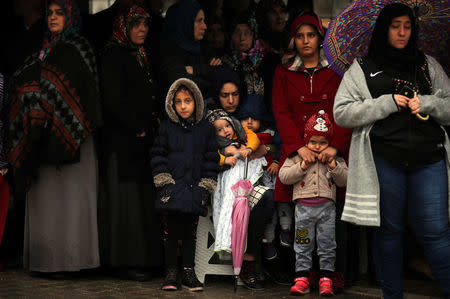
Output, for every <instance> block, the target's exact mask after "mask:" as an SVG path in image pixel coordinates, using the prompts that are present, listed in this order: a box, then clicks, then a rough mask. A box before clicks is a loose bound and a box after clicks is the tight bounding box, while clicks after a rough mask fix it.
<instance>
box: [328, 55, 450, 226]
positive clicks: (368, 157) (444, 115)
mask: <svg viewBox="0 0 450 299" xmlns="http://www.w3.org/2000/svg"><path fill="white" fill-rule="evenodd" d="M426 58H427V61H428V67H429V72H430V77H431V83H432V86H433V90H432V93H431V94H430V95H419V99H420V105H421V107H420V113H421V114H423V115H425V114H429V115H430V117H433V119H434V120H435V121H437V122H438V123H439V124H441V125H442V126H448V125H450V80H449V78H448V77H447V75H446V74H445V72H444V70H443V69H442V66H441V65H440V64H439V63H438V62H437V61H436V60H435V59H434V58H433V57H430V56H427V57H426ZM397 109H398V108H397V106H396V104H395V102H394V101H393V100H392V95H391V94H386V95H382V96H380V97H378V98H375V99H373V98H372V97H371V95H370V92H369V89H368V87H367V83H366V80H365V77H364V73H363V70H362V69H361V66H360V65H359V64H358V62H357V60H355V61H354V62H353V64H352V65H351V67H350V68H349V69H348V71H347V72H346V73H345V75H344V78H343V79H342V82H341V85H340V86H339V89H338V92H337V94H336V97H335V102H334V120H335V121H336V123H337V124H338V125H340V126H342V127H345V128H352V129H353V133H352V139H351V144H350V154H349V165H348V180H347V193H346V196H345V206H344V211H343V213H342V220H344V221H348V222H352V223H355V224H358V225H368V226H380V187H379V182H378V176H377V171H376V168H375V162H374V159H373V155H372V149H371V145H370V130H371V128H372V126H373V124H374V122H375V121H377V120H380V119H384V118H386V117H387V116H388V115H389V114H391V113H395V112H397V111H398V110H397ZM444 147H445V150H446V162H447V164H446V165H447V173H448V174H449V173H450V164H449V160H450V142H449V139H448V136H447V134H446V136H445V144H444ZM448 187H449V195H450V175H448ZM448 206H449V219H450V196H449V205H448Z"/></svg>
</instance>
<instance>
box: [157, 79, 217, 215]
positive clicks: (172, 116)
mask: <svg viewBox="0 0 450 299" xmlns="http://www.w3.org/2000/svg"><path fill="white" fill-rule="evenodd" d="M181 85H184V86H185V87H186V88H187V89H189V91H190V92H191V94H192V95H193V97H194V101H195V110H194V115H193V116H194V120H193V122H192V123H191V124H189V123H187V122H185V121H184V122H183V120H181V119H180V117H179V116H178V114H177V113H176V111H175V108H174V104H173V100H174V97H175V93H176V91H177V89H178V88H179V87H180V86H181ZM203 106H204V103H203V97H202V94H201V92H200V90H199V88H198V87H197V85H196V84H195V83H194V82H193V81H191V80H189V79H186V78H181V79H178V80H176V81H175V82H174V83H173V84H172V86H171V87H170V89H169V91H168V93H167V97H166V102H165V109H166V112H167V115H168V118H167V119H166V120H164V121H163V122H162V123H161V126H160V128H159V136H158V137H157V138H156V140H155V143H154V146H153V148H152V150H151V155H152V161H151V166H152V170H153V179H154V183H155V186H156V187H157V188H161V189H160V192H159V193H158V196H157V198H156V203H155V205H156V208H157V209H159V210H165V211H171V212H181V213H186V214H195V215H201V216H206V214H207V212H208V210H207V205H208V200H209V193H212V192H214V189H215V187H216V184H217V182H216V180H217V165H218V163H219V154H218V153H217V148H218V145H217V142H216V138H215V131H214V127H213V126H212V125H211V124H210V123H209V122H208V121H206V119H205V118H204V115H203V111H204V107H203Z"/></svg>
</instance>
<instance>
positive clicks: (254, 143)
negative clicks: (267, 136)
mask: <svg viewBox="0 0 450 299" xmlns="http://www.w3.org/2000/svg"><path fill="white" fill-rule="evenodd" d="M243 127H244V130H245V134H246V135H247V144H246V146H247V147H249V148H251V149H252V151H256V150H257V149H258V147H259V144H260V141H259V138H258V135H256V133H255V132H253V131H252V130H250V129H249V128H247V127H246V126H243Z"/></svg>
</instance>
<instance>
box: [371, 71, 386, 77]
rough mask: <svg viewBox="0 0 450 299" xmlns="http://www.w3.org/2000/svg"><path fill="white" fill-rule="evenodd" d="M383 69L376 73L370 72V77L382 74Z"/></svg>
mask: <svg viewBox="0 0 450 299" xmlns="http://www.w3.org/2000/svg"><path fill="white" fill-rule="evenodd" d="M382 72H383V71H379V72H376V73H375V74H372V73H370V77H375V76H376V75H378V74H381V73H382Z"/></svg>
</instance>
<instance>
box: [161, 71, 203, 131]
mask: <svg viewBox="0 0 450 299" xmlns="http://www.w3.org/2000/svg"><path fill="white" fill-rule="evenodd" d="M181 85H184V86H186V87H187V89H189V91H190V92H191V93H192V95H193V96H194V101H195V112H194V113H195V123H198V122H200V121H201V120H202V119H203V109H204V103H203V96H202V93H201V91H200V89H199V88H198V86H197V84H195V82H194V81H192V80H190V79H187V78H180V79H178V80H176V81H175V82H173V83H172V85H171V86H170V88H169V91H168V92H167V96H166V105H165V107H166V112H167V115H168V116H169V118H170V119H171V120H172V121H173V122H176V123H180V118H179V117H178V114H177V112H176V111H175V108H174V105H173V100H174V98H175V93H176V91H177V89H178V88H179V87H180V86H181Z"/></svg>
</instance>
